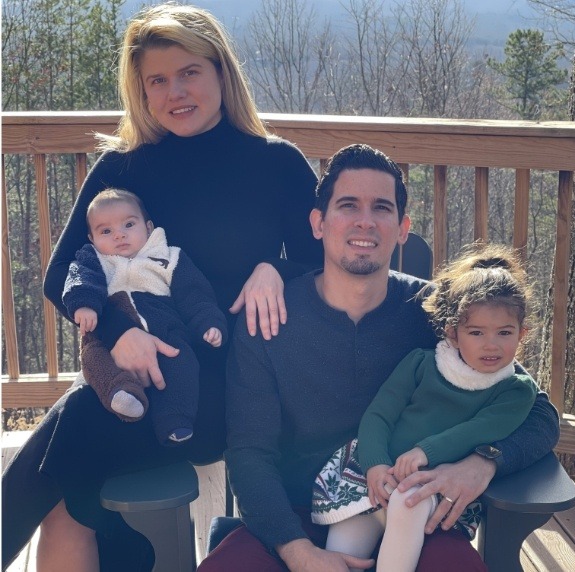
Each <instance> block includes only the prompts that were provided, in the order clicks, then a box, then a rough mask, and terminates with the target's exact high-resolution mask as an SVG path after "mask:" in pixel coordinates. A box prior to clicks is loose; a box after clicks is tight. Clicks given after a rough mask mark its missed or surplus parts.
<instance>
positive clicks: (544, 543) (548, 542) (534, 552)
mask: <svg viewBox="0 0 575 572" xmlns="http://www.w3.org/2000/svg"><path fill="white" fill-rule="evenodd" d="M5 444H6V441H4V440H3V447H5ZM5 452H6V451H5V450H4V448H3V451H2V453H3V461H6V458H5ZM196 469H197V472H198V478H199V481H200V490H201V491H204V492H203V493H202V495H201V496H200V498H199V499H198V500H197V501H195V502H194V503H192V505H191V510H192V511H193V516H194V522H195V528H196V557H197V559H198V562H200V561H201V560H202V559H203V558H204V556H205V547H206V544H207V532H208V530H209V524H210V522H211V518H212V516H215V515H221V514H224V512H225V503H224V483H225V480H224V479H225V471H224V466H223V463H221V462H220V463H216V464H214V465H209V466H207V467H197V468H196ZM37 542H38V533H36V535H35V536H34V538H33V539H32V541H31V542H30V544H29V545H28V546H27V547H26V548H25V549H24V550H23V551H22V553H21V554H20V555H19V557H18V558H17V560H16V561H15V562H14V563H13V564H12V566H10V568H9V569H8V571H7V572H35V570H36V546H37ZM521 565H522V567H523V570H524V572H571V571H573V570H575V507H574V508H572V509H570V510H568V511H564V512H562V513H558V514H556V515H555V517H553V518H552V519H551V520H550V521H549V522H548V523H547V524H545V525H544V526H542V527H541V528H540V529H538V530H536V531H535V532H534V533H533V534H531V535H530V536H529V537H528V538H527V540H526V541H525V543H524V544H523V549H522V552H521ZM491 572H506V571H505V570H494V571H491Z"/></svg>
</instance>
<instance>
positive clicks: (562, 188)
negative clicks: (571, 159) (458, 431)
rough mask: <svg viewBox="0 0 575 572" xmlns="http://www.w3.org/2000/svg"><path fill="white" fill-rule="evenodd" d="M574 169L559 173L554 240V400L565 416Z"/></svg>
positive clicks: (552, 392)
mask: <svg viewBox="0 0 575 572" xmlns="http://www.w3.org/2000/svg"><path fill="white" fill-rule="evenodd" d="M572 202H573V171H560V172H559V188H558V198H557V236H556V240H555V276H554V277H553V278H554V282H553V288H554V293H555V296H554V299H553V334H552V350H551V352H552V353H551V392H550V397H551V402H552V403H553V405H555V407H557V409H558V411H559V416H560V417H561V416H562V415H563V411H564V403H565V355H566V352H567V296H568V289H569V256H570V243H571V224H572V221H571V213H572V206H573V205H572Z"/></svg>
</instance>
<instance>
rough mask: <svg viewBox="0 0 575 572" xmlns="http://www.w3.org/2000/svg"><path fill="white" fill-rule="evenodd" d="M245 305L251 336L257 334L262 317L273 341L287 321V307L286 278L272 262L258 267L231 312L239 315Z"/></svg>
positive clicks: (266, 336)
mask: <svg viewBox="0 0 575 572" xmlns="http://www.w3.org/2000/svg"><path fill="white" fill-rule="evenodd" d="M244 304H245V306H246V321H247V325H248V332H249V333H250V335H251V336H255V335H256V332H257V318H258V316H259V320H260V330H261V332H262V336H263V337H264V339H266V340H271V339H272V336H277V335H278V332H279V328H280V324H285V323H286V321H287V310H286V306H285V301H284V283H283V280H282V279H281V276H280V275H279V272H278V271H277V270H276V269H275V268H274V267H273V266H272V265H271V264H268V263H266V262H262V263H261V264H258V265H257V266H256V267H255V269H254V271H253V272H252V275H251V276H250V277H249V278H248V280H247V282H246V283H245V284H244V287H243V288H242V291H241V292H240V295H239V296H238V297H237V298H236V301H235V302H234V303H233V305H232V307H231V308H230V312H231V313H232V314H237V313H238V312H239V311H240V310H241V309H242V308H243V306H244Z"/></svg>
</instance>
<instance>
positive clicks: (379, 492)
mask: <svg viewBox="0 0 575 572" xmlns="http://www.w3.org/2000/svg"><path fill="white" fill-rule="evenodd" d="M391 471H392V469H391V467H390V466H389V465H374V466H373V467H371V468H369V469H368V470H367V475H366V478H367V494H368V496H369V500H370V502H371V506H373V507H376V506H377V505H378V504H380V505H381V506H382V507H384V508H385V507H386V506H387V501H388V500H389V496H390V495H391V493H392V492H393V489H395V487H397V480H396V479H395V477H394V476H393V474H392V473H391Z"/></svg>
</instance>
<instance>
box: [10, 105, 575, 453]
mask: <svg viewBox="0 0 575 572" xmlns="http://www.w3.org/2000/svg"><path fill="white" fill-rule="evenodd" d="M121 117H122V113H121V112H117V111H109V112H8V113H4V114H3V116H2V153H3V154H5V155H9V154H29V155H34V156H35V162H36V170H37V191H38V201H39V213H40V217H41V224H40V232H41V249H42V266H43V268H45V264H46V262H47V258H46V256H47V253H49V245H50V241H49V237H50V231H49V219H48V218H47V213H48V210H47V205H46V203H45V200H46V186H45V185H46V174H45V167H43V165H45V161H46V155H47V154H51V153H71V154H74V155H75V157H76V176H77V184H78V186H79V185H80V184H81V183H82V181H83V180H84V178H85V177H86V172H87V161H86V154H87V153H93V152H94V150H95V142H96V141H95V139H94V133H95V132H100V133H105V134H109V135H110V134H112V133H114V131H115V130H116V128H117V125H118V121H119V120H120V118H121ZM261 117H262V119H263V120H264V121H265V122H266V123H267V125H268V126H269V129H270V131H271V132H273V133H276V134H277V135H279V136H282V137H284V138H286V139H289V140H290V141H292V142H294V143H295V144H296V145H297V146H298V147H299V148H300V150H301V151H302V152H303V153H304V154H305V155H306V156H307V157H308V158H310V159H319V160H320V164H322V165H324V164H325V160H326V159H327V158H328V157H330V156H331V155H332V154H333V153H335V152H336V151H337V150H338V149H340V148H341V147H343V146H345V145H349V144H351V143H357V142H362V143H368V144H370V145H372V146H374V147H377V148H379V149H381V150H383V151H385V152H386V153H388V154H389V155H391V156H392V157H393V158H394V159H395V160H396V161H397V162H398V163H400V164H401V167H402V169H403V170H404V172H405V173H406V175H407V176H409V168H410V165H430V166H432V167H433V170H434V213H433V214H434V217H433V220H434V230H433V232H434V235H433V249H434V260H435V264H436V265H437V264H440V263H441V262H442V261H443V260H445V259H446V256H447V231H446V229H447V201H448V189H447V174H448V169H449V168H450V167H452V166H464V167H473V168H474V169H475V189H474V203H475V217H474V237H475V238H488V236H487V235H488V204H489V175H490V170H491V169H493V168H510V169H514V170H515V176H516V185H515V199H514V200H515V213H514V232H513V244H514V246H515V247H517V248H521V249H523V252H525V246H526V244H527V237H528V217H529V211H528V208H529V207H528V204H529V183H530V178H531V173H532V171H533V170H535V169H542V170H548V171H553V172H557V173H558V186H557V193H558V194H557V227H556V241H555V242H556V249H555V275H554V301H553V333H552V344H553V347H552V365H551V369H552V371H551V378H552V385H551V392H550V395H551V400H552V401H553V403H554V404H555V406H556V407H557V408H558V409H559V411H560V412H561V413H562V412H563V407H564V403H563V400H564V395H563V394H564V379H565V359H564V356H565V351H566V348H567V323H566V312H565V308H566V307H567V296H568V270H569V254H570V253H569V249H570V239H569V237H570V232H571V225H572V224H573V221H571V217H570V213H571V212H572V211H571V201H572V189H573V172H574V171H575V123H573V122H542V123H536V122H529V121H496V120H453V119H417V118H376V117H343V116H323V115H296V114H294V115H283V114H261ZM3 173H4V169H3ZM2 193H3V202H5V200H6V187H5V181H4V182H3V185H2ZM5 213H6V207H5V204H4V208H3V219H2V231H3V232H2V249H3V253H4V256H3V265H2V286H3V289H2V291H3V294H2V296H3V310H4V330H5V339H6V350H7V353H8V376H3V377H4V378H7V377H9V378H11V379H12V378H14V379H20V380H21V381H19V382H18V383H15V384H14V383H11V384H9V385H4V387H5V389H4V390H3V402H4V406H5V407H10V406H15V405H17V404H18V405H25V404H26V403H25V400H26V398H27V396H28V399H29V400H31V401H33V403H34V404H35V405H37V404H38V403H43V402H44V401H45V403H46V405H49V404H51V403H52V402H53V400H54V398H55V397H57V396H58V394H59V393H60V392H61V391H62V390H63V388H64V387H66V386H67V384H68V375H69V374H62V373H58V368H57V363H56V361H55V359H56V343H55V334H54V333H53V332H54V331H55V322H54V318H53V314H54V310H53V307H52V306H51V305H49V304H47V305H46V307H45V321H46V326H45V327H46V334H47V335H46V338H47V340H48V342H47V343H48V346H49V347H48V348H47V356H48V364H47V369H48V372H47V374H46V375H44V376H38V377H37V378H34V380H32V379H31V378H30V376H27V377H26V378H24V377H23V376H22V374H20V372H19V370H18V366H17V356H18V349H17V340H16V335H15V332H16V328H15V322H14V317H13V310H10V304H11V303H12V304H13V300H12V299H8V298H11V296H12V294H11V289H10V287H11V272H10V266H9V262H10V260H9V256H8V240H7V232H8V231H7V229H8V221H7V219H5V218H4V215H5ZM46 237H47V239H46ZM51 332H52V333H51ZM14 356H15V357H14ZM40 378H43V379H50V380H51V381H50V384H51V386H50V388H48V387H43V388H39V385H40V384H39V382H38V381H37V379H40ZM64 378H65V381H63V379H64ZM48 389H49V390H48ZM26 392H28V393H26ZM43 400H44V401H43ZM30 404H31V403H30ZM563 429H564V432H563V433H564V434H563V435H562V443H564V444H565V447H571V450H573V444H574V443H575V423H574V422H573V418H572V416H565V417H564V422H563ZM560 450H561V447H560Z"/></svg>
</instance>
